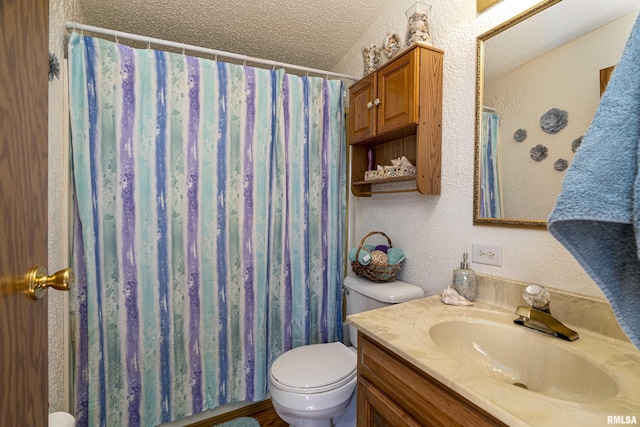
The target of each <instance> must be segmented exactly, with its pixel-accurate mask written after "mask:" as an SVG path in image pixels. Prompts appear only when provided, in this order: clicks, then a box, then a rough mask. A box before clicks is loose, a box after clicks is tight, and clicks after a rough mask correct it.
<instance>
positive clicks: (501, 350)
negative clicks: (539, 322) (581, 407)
mask: <svg viewBox="0 0 640 427" xmlns="http://www.w3.org/2000/svg"><path fill="white" fill-rule="evenodd" d="M512 317H513V318H515V317H516V316H515V315H514V316H512ZM428 335H429V337H430V338H431V340H432V341H433V342H434V343H435V344H436V345H437V346H438V347H439V348H440V350H442V352H443V353H445V354H446V355H447V356H449V357H451V358H452V359H454V360H456V361H457V362H458V363H459V364H460V365H461V367H466V368H470V369H473V370H474V371H475V372H476V373H483V374H486V375H487V376H488V377H490V378H492V379H494V380H497V381H501V382H506V383H509V384H513V385H514V387H520V388H522V389H528V390H530V391H531V392H535V393H541V394H543V395H546V396H549V397H553V398H556V399H562V400H567V401H573V402H601V401H605V400H608V399H611V398H613V397H615V396H616V395H617V394H618V391H619V389H618V385H617V383H616V381H614V379H613V378H612V377H611V376H610V375H609V374H607V372H605V370H604V369H603V367H601V366H598V365H597V364H596V363H594V362H592V361H590V360H589V359H588V358H586V357H585V356H583V355H581V354H579V353H578V352H577V351H574V350H572V348H571V346H572V345H574V344H573V343H568V342H566V341H561V340H559V339H558V338H553V337H548V336H546V335H543V334H540V333H538V332H535V331H532V330H529V329H526V328H524V327H522V326H517V325H515V324H509V323H505V322H495V321H490V320H486V319H478V318H462V319H456V320H446V321H442V322H439V323H436V324H433V325H432V326H430V327H429V329H428Z"/></svg>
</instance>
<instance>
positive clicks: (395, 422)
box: [356, 378, 421, 427]
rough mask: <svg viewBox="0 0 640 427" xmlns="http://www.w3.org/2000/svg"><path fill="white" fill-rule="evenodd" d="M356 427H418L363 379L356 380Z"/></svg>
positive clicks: (384, 395)
mask: <svg viewBox="0 0 640 427" xmlns="http://www.w3.org/2000/svg"><path fill="white" fill-rule="evenodd" d="M357 399H358V402H357V403H358V413H357V416H356V422H357V427H420V426H421V424H420V423H419V422H417V421H416V420H415V419H414V418H413V417H412V416H411V415H409V414H407V413H406V412H405V410H404V409H402V408H401V407H400V406H398V405H397V404H396V403H395V402H394V401H393V400H391V399H390V398H389V397H388V396H387V395H386V394H384V393H383V392H382V391H381V390H380V389H379V388H378V387H376V386H375V385H373V384H372V383H371V382H369V381H367V379H365V378H359V379H358V394H357Z"/></svg>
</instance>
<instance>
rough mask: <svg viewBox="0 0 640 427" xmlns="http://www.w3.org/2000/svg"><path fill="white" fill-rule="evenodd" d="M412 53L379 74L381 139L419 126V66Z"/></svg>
mask: <svg viewBox="0 0 640 427" xmlns="http://www.w3.org/2000/svg"><path fill="white" fill-rule="evenodd" d="M419 51H420V49H418V48H416V49H413V50H412V51H411V52H408V53H406V54H405V55H403V56H401V57H400V58H398V59H396V60H395V61H394V62H393V63H390V64H389V65H387V66H385V67H383V68H382V69H380V70H379V71H378V98H379V99H380V101H381V103H380V105H379V106H378V109H377V113H378V120H377V121H378V127H377V133H378V135H382V134H385V133H387V132H392V131H394V130H398V129H402V128H404V127H406V126H408V125H411V124H418V96H417V94H418V79H417V77H416V76H417V75H418V64H419V61H418V59H417V56H418V54H419Z"/></svg>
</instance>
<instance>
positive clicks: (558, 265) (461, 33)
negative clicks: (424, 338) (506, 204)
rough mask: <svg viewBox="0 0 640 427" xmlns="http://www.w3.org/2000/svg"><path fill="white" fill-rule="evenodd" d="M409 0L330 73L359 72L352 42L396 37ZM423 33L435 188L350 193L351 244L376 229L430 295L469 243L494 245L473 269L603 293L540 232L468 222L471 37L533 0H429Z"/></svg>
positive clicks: (406, 276) (398, 2)
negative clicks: (496, 258) (478, 0)
mask: <svg viewBox="0 0 640 427" xmlns="http://www.w3.org/2000/svg"><path fill="white" fill-rule="evenodd" d="M412 3H413V1H412V0H393V1H390V2H389V5H388V7H387V9H386V10H385V11H383V12H382V13H381V14H380V16H379V18H378V19H377V20H376V21H374V22H372V23H371V27H370V28H369V30H368V31H367V32H366V33H365V34H364V35H363V36H362V38H361V39H360V40H359V42H358V43H357V44H356V45H355V46H353V48H352V49H351V50H350V51H349V52H348V53H347V54H346V55H345V56H344V57H343V59H342V60H341V61H340V62H339V63H338V64H337V65H336V66H335V67H334V71H337V72H345V73H349V74H354V73H357V75H361V73H362V56H361V53H360V48H361V47H362V46H364V45H366V44H369V43H375V42H377V43H379V42H380V41H381V40H382V38H383V37H384V34H385V32H386V31H388V30H394V31H398V32H400V34H401V35H402V36H403V37H404V32H405V26H406V18H405V16H404V11H405V10H406V9H407V8H409V6H411V4H412ZM431 3H432V4H433V8H432V10H431V19H430V26H431V35H432V37H433V41H434V45H435V46H436V47H438V48H441V49H443V50H444V51H445V61H444V99H443V140H442V194H441V195H440V196H422V195H419V194H417V193H406V194H403V193H401V194H392V195H374V196H372V197H371V198H358V199H356V198H351V200H350V221H351V222H350V227H351V229H350V233H351V235H350V238H351V246H355V245H357V243H358V242H359V241H360V239H361V238H362V237H363V236H364V235H366V234H367V233H368V232H369V231H371V230H383V231H385V232H386V233H387V234H389V235H390V237H391V238H392V239H393V241H394V245H395V246H397V247H399V248H401V249H403V250H404V251H405V253H406V255H407V261H405V265H404V266H403V271H402V272H401V273H400V279H402V280H404V281H407V282H413V283H416V284H418V285H420V286H422V287H423V288H425V290H426V291H427V292H428V293H430V294H432V293H435V292H438V291H440V290H441V289H442V288H444V287H446V286H447V285H448V284H449V283H450V282H451V276H452V270H453V269H454V268H455V267H457V266H458V265H459V264H460V261H461V258H462V253H463V252H471V245H472V243H488V244H496V245H501V246H502V249H503V265H502V267H495V266H489V265H483V264H472V268H474V269H475V270H476V271H478V272H481V273H485V274H489V275H493V276H500V277H505V278H510V279H514V280H520V281H524V282H536V283H540V284H542V285H545V286H549V287H553V288H557V289H561V290H566V291H571V292H574V293H577V294H582V295H589V296H594V297H598V298H603V296H602V293H601V292H600V289H599V288H598V287H597V285H596V284H595V283H594V282H593V281H592V280H591V279H590V278H589V277H588V276H587V275H586V273H584V271H583V270H582V269H581V268H580V266H579V265H578V263H577V262H576V261H575V260H574V259H573V257H572V256H571V255H569V253H568V252H567V251H566V250H565V249H564V248H563V247H562V246H561V245H560V243H558V242H557V241H556V240H555V239H554V238H553V237H551V235H550V234H549V233H548V232H547V231H541V230H522V229H514V228H500V227H487V226H474V225H473V224H472V217H473V216H472V215H473V213H472V209H473V146H474V110H475V55H476V52H475V51H476V45H475V43H476V37H477V36H478V35H480V34H482V33H484V32H485V31H487V30H489V29H491V28H492V27H494V26H495V25H497V24H499V23H501V22H503V21H505V20H507V19H509V18H511V17H512V16H515V15H517V14H518V13H520V12H522V11H524V10H526V9H527V8H529V7H531V6H532V5H534V4H535V3H537V0H527V1H518V2H506V1H504V2H500V3H498V4H496V5H495V6H493V7H491V8H490V9H488V10H487V11H485V12H484V13H482V14H480V15H477V14H476V10H475V6H476V5H475V1H469V0H452V1H447V2H431Z"/></svg>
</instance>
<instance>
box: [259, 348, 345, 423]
mask: <svg viewBox="0 0 640 427" xmlns="http://www.w3.org/2000/svg"><path fill="white" fill-rule="evenodd" d="M356 366H357V363H356V355H355V353H354V352H353V351H352V350H350V349H349V348H348V347H347V346H345V345H344V344H342V343H339V342H334V343H329V344H312V345H306V346H302V347H297V348H294V349H292V350H289V351H287V352H285V353H284V354H282V355H281V356H280V357H279V358H278V359H277V360H276V361H275V362H274V363H273V365H272V366H271V370H270V373H269V385H270V388H269V390H270V393H271V402H272V403H273V407H274V409H275V410H276V412H277V413H278V415H279V416H280V418H282V420H284V421H285V422H287V423H289V424H290V425H293V426H301V427H331V419H332V418H334V417H337V416H339V415H341V414H342V413H343V412H344V411H345V409H346V408H347V406H348V405H349V402H350V401H351V396H352V395H353V394H354V391H355V388H356V380H357V378H356Z"/></svg>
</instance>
